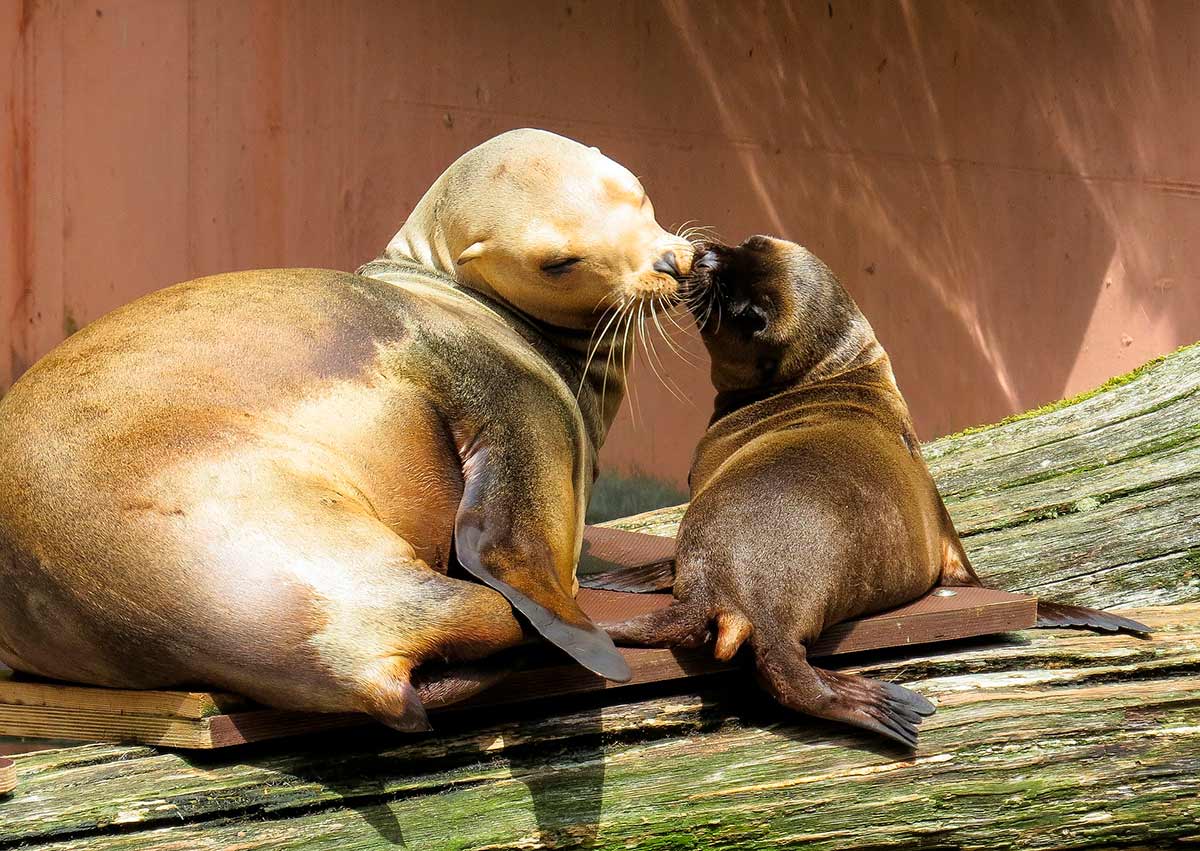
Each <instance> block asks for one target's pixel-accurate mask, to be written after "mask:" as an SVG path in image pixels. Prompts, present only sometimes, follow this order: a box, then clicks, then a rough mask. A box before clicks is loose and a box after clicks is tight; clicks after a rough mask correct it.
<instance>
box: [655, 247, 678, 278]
mask: <svg viewBox="0 0 1200 851" xmlns="http://www.w3.org/2000/svg"><path fill="white" fill-rule="evenodd" d="M652 268H653V269H654V271H655V272H662V273H664V274H667V275H670V276H671V277H672V278H675V279H676V280H678V279H680V278H682V277H683V272H680V271H679V261H678V260H676V259H675V252H674V251H666V252H663V256H662V257H659V258H658V259H657V260H655V261H654V266H653V267H652Z"/></svg>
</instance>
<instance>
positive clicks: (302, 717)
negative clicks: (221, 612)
mask: <svg viewBox="0 0 1200 851" xmlns="http://www.w3.org/2000/svg"><path fill="white" fill-rule="evenodd" d="M953 590H954V595H953V596H937V595H930V596H928V597H925V598H923V599H922V600H920V601H917V602H915V603H911V604H909V605H907V606H902V607H901V608H899V609H895V610H893V611H891V612H884V613H882V614H879V615H875V616H873V617H870V618H864V619H861V620H858V621H852V622H850V623H847V624H840V625H839V626H838V627H835V628H834V629H833V630H831V631H830V632H829V633H828V634H827V635H826V636H824V637H822V639H821V641H820V642H818V644H817V645H816V646H815V647H814V648H813V655H814V656H828V655H834V654H838V653H854V652H860V651H863V650H878V649H883V648H888V647H896V646H909V645H916V644H921V643H928V642H931V641H943V640H946V639H948V638H959V637H967V636H975V635H984V634H989V633H995V632H1003V631H1006V630H1016V629H1023V628H1026V627H1029V626H1032V625H1033V622H1034V620H1035V618H1036V602H1035V601H1034V600H1033V598H1031V597H1021V596H1019V595H1015V594H1006V593H1005V592H1002V591H988V590H985V589H981V588H976V589H953ZM579 599H580V605H581V606H582V607H583V609H584V611H586V612H587V613H588V614H589V615H591V616H592V617H594V618H596V619H597V620H600V621H603V620H606V619H609V618H611V617H613V616H614V615H620V616H625V617H628V616H631V615H634V614H638V613H640V612H643V611H650V610H652V609H655V608H661V607H662V606H665V605H668V604H669V603H670V601H671V597H670V595H669V594H627V593H622V592H614V591H595V590H591V589H584V590H582V591H581V592H580V595H579ZM622 654H623V655H624V656H625V658H626V660H627V661H628V662H629V666H630V668H631V669H632V670H633V672H634V676H633V679H632V680H631V681H630V682H628V683H613V682H609V681H608V680H604V679H602V678H600V677H597V676H595V675H594V674H591V673H589V672H588V671H586V670H584V669H583V668H581V667H579V665H577V664H574V663H573V662H570V661H567V660H564V659H563V657H562V656H561V655H559V654H552V653H551V652H546V653H544V654H543V655H542V656H541V658H540V659H539V660H537V663H536V664H532V665H530V666H529V667H527V668H524V669H522V670H518V671H516V672H515V673H514V674H513V675H512V676H510V677H509V678H508V679H507V680H505V681H504V682H503V683H501V684H500V685H498V686H496V687H495V688H492V689H489V690H488V691H486V692H484V693H483V694H480V695H478V696H477V697H476V698H474V699H473V700H470V701H466V702H464V703H462V704H456V705H455V706H452V707H447V708H444V709H441V710H432V714H434V715H435V716H436V715H438V714H443V715H444V714H445V713H447V712H455V711H463V710H471V709H478V708H481V707H487V706H504V705H509V704H516V703H523V702H527V701H532V700H538V701H542V700H546V699H550V698H556V697H563V696H566V695H573V694H581V693H587V692H595V691H606V692H607V691H612V690H618V689H622V688H628V687H630V686H640V685H646V684H649V683H657V682H665V681H670V680H680V679H686V678H690V677H699V676H704V675H707V674H713V673H717V672H721V671H728V670H730V669H731V668H732V667H734V666H731V665H728V664H723V663H720V662H717V661H716V660H715V659H713V657H712V653H711V651H710V650H709V649H708V648H701V649H698V650H689V651H673V650H659V649H637V648H626V649H623V650H622ZM367 723H371V722H370V720H369V719H368V718H366V717H365V716H362V715H332V714H330V715H321V714H313V713H303V712H284V711H280V710H275V709H268V708H264V707H258V706H255V705H254V704H252V703H250V702H248V701H246V700H244V699H242V698H237V697H235V696H232V695H225V694H220V693H205V692H174V691H130V690H122V689H103V688H95V687H91V686H75V685H64V684H59V683H47V682H40V681H34V680H30V679H21V678H20V677H14V676H12V675H11V674H9V675H7V676H3V677H0V735H4V736H21V737H26V738H42V739H59V740H63V739H66V740H74V741H111V742H138V743H141V744H149V745H157V746H161V747H171V748H184V749H199V750H207V749H213V748H222V747H229V746H232V745H240V744H246V743H248V742H257V741H265V740H268V739H274V738H280V737H284V736H297V735H304V734H309V733H314V732H320V731H325V730H333V729H339V728H344V727H349V726H355V725H361V724H367Z"/></svg>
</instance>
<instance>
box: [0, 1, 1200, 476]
mask: <svg viewBox="0 0 1200 851" xmlns="http://www.w3.org/2000/svg"><path fill="white" fill-rule="evenodd" d="M26 7H27V8H26ZM21 11H22V14H13V15H10V16H9V18H8V19H4V18H2V16H0V23H2V22H3V21H5V20H8V21H10V23H11V24H12V27H13V32H11V33H10V32H8V31H7V30H4V29H3V27H0V46H9V47H10V48H13V49H11V50H10V53H12V52H15V54H17V60H19V61H17V60H14V62H13V63H12V65H13V69H14V70H15V71H17V72H18V73H17V74H15V75H13V80H15V81H16V83H12V84H10V86H9V88H8V89H6V88H5V84H6V83H8V82H9V81H7V80H0V117H3V115H6V114H7V115H9V118H10V119H11V124H12V129H13V135H14V138H15V143H14V144H13V145H11V146H9V147H10V148H11V149H12V150H11V151H10V150H8V149H2V148H0V169H4V170H7V171H12V173H13V174H12V176H13V178H14V179H13V180H12V181H9V182H7V183H5V184H4V185H3V186H0V229H3V228H4V227H5V226H7V229H8V230H9V231H11V236H12V239H11V240H10V243H11V245H12V246H13V248H14V251H13V256H12V258H11V259H10V258H9V256H8V255H7V254H5V253H4V252H3V251H0V323H5V324H3V326H2V327H0V384H4V383H5V382H7V381H8V380H9V379H10V378H12V377H14V376H15V374H18V373H19V372H20V371H21V370H22V369H23V368H25V367H26V366H28V365H29V364H30V363H32V361H33V360H34V359H35V358H36V357H38V356H40V355H41V354H43V353H44V352H45V351H47V350H48V349H49V348H50V347H51V346H53V345H54V344H55V343H57V342H58V340H60V339H61V338H62V336H63V334H64V333H66V332H69V331H70V330H71V329H72V328H73V327H75V326H76V325H83V324H86V323H87V322H88V321H91V320H92V319H94V318H96V317H97V316H99V315H101V314H103V313H105V312H107V311H109V310H111V309H113V308H114V307H116V306H118V305H120V304H123V303H125V302H128V301H130V300H132V299H133V298H136V297H137V296H139V295H142V294H144V293H146V292H149V291H151V290H154V289H158V288H160V287H162V286H165V285H167V284H169V283H172V282H174V281H179V280H185V279H187V278H191V277H196V276H199V275H203V274H209V273H213V272H219V271H227V270H231V269H239V268H241V269H244V268H256V267H259V268H261V267H264V266H279V265H282V266H324V267H330V268H341V269H353V268H357V266H358V265H359V264H361V263H362V262H364V261H365V260H367V259H370V258H371V257H373V256H376V255H377V254H378V253H379V251H380V250H381V249H382V247H383V246H384V244H386V242H387V240H388V239H389V238H390V236H391V235H392V234H393V233H394V232H395V231H396V229H397V228H398V227H399V226H400V224H401V223H402V222H403V220H404V217H405V216H406V215H407V214H408V212H409V211H410V210H411V209H412V207H413V205H414V204H415V203H416V201H417V199H418V198H419V197H420V196H421V194H422V193H423V192H424V190H425V189H426V188H427V187H428V185H429V183H430V182H431V181H432V180H433V179H434V178H435V177H436V176H437V174H439V173H440V172H441V170H442V169H443V168H444V167H445V166H446V165H447V164H448V163H449V162H450V161H451V160H453V158H454V157H455V156H457V155H458V154H460V153H461V152H463V151H465V150H467V149H468V148H470V147H471V146H472V145H475V144H477V143H479V142H481V141H483V140H484V139H487V138H488V137H490V136H492V135H495V134H496V133H499V132H502V131H504V130H507V129H510V128H512V127H519V126H541V127H545V128H547V129H550V130H554V131H556V132H560V133H565V134H567V135H569V136H572V137H574V138H577V139H580V140H581V141H584V142H587V143H589V144H594V145H597V146H599V147H601V149H602V150H604V152H605V153H606V154H608V155H610V156H612V157H613V158H615V159H617V160H618V161H620V162H622V163H625V164H626V165H628V166H629V167H630V168H631V169H632V170H633V171H634V172H635V173H637V174H638V175H639V176H641V177H642V178H643V179H644V181H645V183H646V185H647V188H648V190H649V192H650V194H651V196H652V197H653V199H654V203H655V208H656V210H657V211H658V215H659V219H660V221H661V222H662V223H664V224H666V225H673V224H680V223H683V222H684V221H685V220H689V219H693V220H698V221H699V222H700V223H703V224H709V225H714V226H716V229H717V230H718V232H719V233H720V234H721V235H723V236H724V237H725V238H727V239H731V240H740V239H741V238H743V237H744V236H746V235H747V234H750V233H754V232H762V231H767V232H774V233H776V234H778V235H781V236H785V237H788V238H791V239H794V240H796V241H798V242H801V243H804V244H806V245H808V246H809V247H810V248H812V249H813V250H814V251H815V252H816V253H817V254H819V255H820V256H821V257H822V258H823V259H824V260H826V262H828V263H829V264H830V266H831V267H832V268H833V269H834V270H835V271H836V272H837V273H838V275H839V276H840V277H841V279H842V281H843V283H844V284H845V285H846V286H847V288H848V289H849V290H850V291H851V292H852V293H853V294H854V296H855V298H856V299H858V300H859V302H860V304H861V305H862V307H863V309H864V312H865V313H866V314H867V315H868V317H869V318H870V319H871V321H872V322H873V323H874V325H875V328H876V331H877V332H878V335H879V337H880V339H881V340H882V341H883V343H884V345H885V346H887V347H888V349H889V351H890V352H891V354H892V356H893V359H894V362H895V367H896V373H897V376H898V379H899V382H900V385H901V387H902V389H903V390H904V392H905V394H906V396H907V397H908V400H909V402H910V405H911V407H912V410H913V415H914V419H915V420H916V424H917V427H918V430H919V433H920V434H921V435H922V436H923V437H926V438H928V437H933V436H935V435H938V434H941V433H945V432H948V431H953V430H955V429H957V428H959V427H961V426H964V425H968V424H971V423H979V422H985V421H994V420H997V419H999V418H1001V417H1003V416H1004V415H1006V414H1009V413H1012V412H1014V411H1017V410H1020V409H1024V408H1029V407H1033V406H1036V405H1038V404H1041V403H1044V402H1047V401H1050V400H1052V399H1056V398H1059V397H1061V396H1064V395H1070V394H1072V393H1074V392H1077V391H1079V390H1083V389H1086V388H1087V387H1089V386H1091V385H1095V384H1099V383H1101V382H1102V381H1103V380H1104V379H1105V378H1107V377H1108V376H1110V375H1113V374H1119V373H1122V372H1126V371H1128V370H1129V369H1130V368H1132V367H1133V366H1136V365H1137V364H1139V363H1141V362H1144V361H1146V360H1148V359H1150V358H1151V357H1153V356H1155V355H1158V354H1161V353H1163V352H1165V351H1169V350H1171V349H1174V348H1175V347H1176V346H1178V345H1180V344H1182V343H1187V342H1192V341H1193V340H1194V339H1196V338H1197V337H1200V298H1197V297H1196V295H1195V293H1196V289H1197V277H1196V271H1195V270H1196V268H1197V267H1198V266H1200V256H1198V252H1200V244H1198V243H1197V241H1196V240H1195V239H1194V236H1193V235H1194V234H1195V233H1197V232H1200V170H1198V169H1200V165H1198V164H1200V106H1197V100H1196V98H1195V92H1194V88H1195V79H1196V69H1195V67H1194V66H1195V60H1194V54H1195V45H1194V41H1195V36H1194V34H1195V33H1196V32H1197V31H1198V28H1200V5H1198V4H1195V3H1186V2H1185V3H1170V2H1161V3H1153V4H1150V3H1131V2H1127V0H1096V2H1092V3H1078V2H1073V0H1061V2H1054V1H1053V0H1045V2H1042V3H1038V4H1034V5H1030V4H1026V3H1004V2H986V3H983V2H980V3H970V2H964V3H953V4H950V3H928V2H927V3H919V2H914V0H855V2H852V3H851V2H844V0H802V2H797V0H793V1H792V2H788V0H778V2H766V0H761V1H760V2H745V3H728V2H721V0H711V2H709V1H707V0H689V2H684V0H657V2H643V0H612V2H609V3H591V4H581V3H575V2H573V0H561V2H550V1H549V0H514V2H512V3H508V4H479V3H473V2H471V0H444V2H442V3H440V4H436V5H434V4H418V3H413V2H394V0H359V2H353V3H338V4H292V5H286V4H272V3H256V4H243V3H205V4H188V3H184V2H175V3H159V4H150V5H146V4H138V3H137V2H135V0H110V2H107V3H106V4H104V9H103V10H102V11H103V14H97V11H100V10H98V9H97V8H95V7H93V6H83V5H77V4H51V3H34V4H24V5H22V7H21ZM23 12H28V14H23ZM14 34H15V35H14ZM14 37H15V41H14ZM35 72H36V73H35ZM18 83H19V85H18ZM13 152H16V153H17V154H19V156H16V158H15V159H14V154H13ZM18 164H19V165H20V166H21V167H20V168H16V166H17V165H18ZM10 219H11V221H10ZM147 234H152V235H153V238H151V239H147V238H146V235H147ZM81 270H86V273H82V271H81ZM5 335H8V336H5ZM689 347H690V349H691V350H692V351H693V353H694V354H695V363H694V364H693V365H690V366H689V365H685V364H683V363H682V362H680V361H678V360H676V359H674V358H673V357H671V356H670V355H669V354H667V353H666V352H665V347H664V346H663V344H662V343H661V342H660V344H659V350H660V351H662V352H663V353H664V357H663V361H664V366H663V367H660V368H659V371H665V372H668V373H669V375H668V376H667V378H668V379H669V380H671V381H674V382H675V383H676V384H678V386H679V388H680V390H681V391H682V392H680V393H679V395H680V396H682V397H684V399H686V401H683V400H680V399H677V398H676V397H675V396H673V395H672V394H671V393H670V392H668V391H667V390H666V389H664V387H663V385H662V384H660V383H659V381H658V379H657V378H656V377H655V375H654V370H652V369H650V368H649V366H648V360H649V359H648V357H647V356H646V355H645V354H644V353H642V357H641V358H640V363H639V364H638V366H637V367H636V373H635V378H634V382H633V391H632V393H631V399H630V404H628V405H627V406H626V407H625V409H624V411H623V413H622V415H621V418H620V420H619V422H618V425H617V427H616V428H615V429H614V430H613V433H612V434H611V436H610V438H609V441H608V443H607V445H606V446H605V448H604V452H603V457H602V460H603V463H604V467H605V469H606V470H608V471H616V472H618V473H621V474H622V475H629V474H632V473H633V472H635V471H637V470H644V471H648V472H649V474H650V475H652V476H654V477H656V478H661V479H662V480H664V481H669V482H673V483H675V484H676V485H677V486H679V487H682V486H683V483H684V481H685V479H686V474H687V468H688V465H689V463H690V458H691V452H692V448H693V447H694V446H695V444H696V441H697V440H698V439H699V437H700V435H701V433H702V432H703V430H704V427H705V423H706V421H707V418H708V415H709V412H710V410H711V408H710V400H711V388H710V387H709V384H708V377H707V368H706V366H705V358H704V353H703V347H702V346H700V345H699V342H698V341H697V340H695V339H694V338H693V339H691V340H690V343H689Z"/></svg>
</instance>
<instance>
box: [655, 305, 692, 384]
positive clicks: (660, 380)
mask: <svg viewBox="0 0 1200 851" xmlns="http://www.w3.org/2000/svg"><path fill="white" fill-rule="evenodd" d="M651 316H654V314H653V313H651ZM654 321H655V322H656V323H657V322H658V319H657V318H655V320H654ZM659 330H660V332H661V330H662V328H661V326H660V328H659ZM647 338H648V339H649V343H648V345H646V348H647V354H646V360H647V361H649V363H650V369H651V370H652V371H653V372H654V376H655V377H656V378H657V379H658V383H659V384H661V385H662V386H663V388H664V389H665V390H666V391H667V392H668V393H670V394H671V395H672V396H674V397H675V398H676V399H678V400H679V401H680V402H685V403H687V404H691V399H689V398H688V397H687V395H686V394H685V393H684V392H683V390H681V389H680V387H679V385H678V384H676V383H675V382H674V381H672V380H671V379H670V377H669V372H668V375H667V376H666V377H664V376H663V372H664V371H667V367H666V364H664V363H663V361H662V358H661V357H660V356H659V354H658V349H657V348H656V347H655V345H654V338H653V336H651V335H649V334H646V335H645V336H644V337H643V343H644V344H645V341H646V339H647ZM656 360H657V361H658V366H661V367H662V371H660V370H659V368H658V366H655V361H656Z"/></svg>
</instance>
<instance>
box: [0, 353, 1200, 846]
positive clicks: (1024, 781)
mask: <svg viewBox="0 0 1200 851" xmlns="http://www.w3.org/2000/svg"><path fill="white" fill-rule="evenodd" d="M1198 390H1200V348H1197V347H1193V348H1191V349H1187V350H1184V351H1181V352H1179V353H1176V354H1175V355H1172V356H1170V357H1168V358H1166V359H1164V360H1163V361H1161V362H1159V363H1156V364H1154V365H1153V366H1151V367H1150V368H1148V369H1145V370H1143V371H1140V372H1139V373H1138V374H1137V375H1136V376H1133V377H1132V378H1130V379H1128V380H1124V381H1121V382H1119V386H1113V387H1110V388H1108V389H1105V390H1103V391H1101V392H1099V393H1097V394H1095V395H1092V396H1090V397H1088V398H1086V399H1083V400H1080V401H1078V402H1076V403H1074V404H1069V405H1065V406H1062V407H1058V408H1056V409H1054V410H1050V411H1046V412H1041V413H1038V414H1036V415H1034V416H1029V417H1026V418H1022V419H1019V420H1017V421H1014V422H1011V423H1007V424H1002V425H998V426H995V427H992V428H988V429H984V430H979V431H976V432H973V433H969V434H964V435H959V436H955V437H950V438H944V439H942V440H939V441H936V442H934V443H933V444H931V445H929V446H928V447H926V453H927V456H928V458H929V460H930V466H931V467H932V469H933V471H934V475H935V477H936V478H937V480H938V483H939V485H940V486H941V487H942V488H943V490H944V492H945V494H946V496H947V503H948V505H949V507H950V510H951V512H952V513H953V514H954V517H955V520H956V522H957V523H958V524H959V528H960V530H961V531H962V532H963V533H964V540H965V542H966V545H967V548H968V550H969V551H970V554H971V556H972V559H973V560H974V561H975V564H976V566H977V567H978V568H979V569H980V572H981V573H982V574H983V575H984V576H985V578H986V579H988V580H989V581H990V582H992V583H994V584H996V585H998V586H1000V587H1004V588H1008V589H1012V590H1022V591H1032V592H1034V593H1046V594H1048V595H1049V594H1052V595H1053V596H1054V597H1056V598H1058V599H1062V600H1069V601H1073V602H1078V603H1085V604H1090V605H1096V606H1102V607H1119V608H1123V609H1132V610H1133V612H1132V615H1133V616H1134V617H1136V618H1138V619H1140V620H1144V621H1145V622H1147V623H1148V624H1150V625H1151V626H1155V627H1158V628H1159V632H1157V633H1156V634H1155V636H1154V637H1153V639H1151V640H1141V639H1137V638H1133V637H1129V636H1123V635H1121V636H1100V635H1093V634H1089V633H1083V632H1074V631H1068V630H1036V631H1027V632H1023V633H1018V634H1016V635H1015V636H1012V637H1010V639H1008V640H1003V639H997V640H991V641H983V642H977V643H973V644H966V645H964V644H955V645H947V646H942V647H934V648H931V649H928V650H926V651H924V652H922V654H921V655H920V656H910V657H908V658H903V659H898V658H895V657H878V658H868V659H859V660H856V661H855V664H853V665H847V666H843V667H844V668H846V669H848V670H855V671H859V672H864V673H868V674H870V675H871V676H875V677H881V678H883V679H888V680H892V681H898V682H902V683H904V684H905V685H907V686H908V687H909V688H913V689H915V690H917V691H919V692H921V693H922V694H924V695H925V696H927V697H929V698H930V699H931V700H934V701H935V702H936V703H937V704H938V712H937V714H936V715H934V716H933V717H932V718H930V719H929V720H928V721H927V722H926V723H925V725H924V727H923V728H922V737H921V745H920V749H919V750H918V752H917V754H916V755H915V756H909V755H906V754H902V753H898V752H895V751H891V750H888V749H886V747H883V746H880V745H879V744H877V743H876V742H875V741H874V740H872V739H870V738H868V737H867V736H864V735H860V734H858V733H856V732H855V731H853V730H849V729H847V728H843V727H839V726H834V725H827V724H823V723H821V722H816V721H813V720H812V719H809V718H797V717H795V716H791V715H789V714H788V713H787V712H786V711H784V710H782V709H780V708H779V707H776V706H775V705H773V704H772V703H771V702H770V701H769V700H768V699H766V698H765V697H760V696H759V695H758V694H757V691H756V689H755V688H754V687H753V686H752V684H751V682H750V681H749V680H748V679H747V678H746V677H745V675H744V674H742V673H740V672H735V673H729V674H722V675H720V676H717V677H715V678H710V679H706V680H703V681H692V682H691V683H689V684H688V686H687V691H686V693H684V694H669V693H665V692H663V691H661V690H660V691H656V692H655V691H643V692H639V693H637V694H636V695H634V696H628V697H624V696H623V699H625V700H627V701H630V702H626V703H622V704H618V705H608V706H602V705H600V704H599V703H597V702H596V701H595V699H594V698H593V699H591V701H592V702H583V703H580V702H575V703H571V704H564V703H561V702H559V703H553V704H547V705H546V706H545V707H541V708H537V707H534V708H530V707H525V708H523V709H521V710H510V711H508V713H507V714H504V713H501V712H498V711H495V710H492V711H489V712H488V713H487V714H486V715H481V714H474V715H471V714H467V713H464V714H463V715H462V716H459V717H456V718H451V719H447V721H446V722H445V723H444V724H443V727H442V729H441V730H439V731H438V732H437V733H435V734H432V735H427V736H420V737H412V738H403V737H400V736H398V735H396V734H394V733H391V732H390V731H387V730H385V729H383V728H378V729H365V730H362V731H357V732H348V733H333V734H324V735H322V736H320V737H319V738H318V737H313V738H310V739H307V740H304V741H303V742H296V741H292V742H285V743H279V744H273V745H270V746H257V747H254V748H247V749H239V750H236V751H234V752H232V753H229V752H217V753H213V754H209V755H204V756H195V755H182V754H178V753H170V752H162V751H156V750H154V749H151V748H131V747H113V746H100V745H95V746H87V747H79V748H69V749H63V750H58V751H47V752H42V753H35V754H28V755H23V756H20V757H18V758H17V763H18V769H19V771H20V775H21V785H20V787H19V789H18V792H17V794H16V795H15V796H13V797H11V798H7V799H0V848H7V847H23V848H24V847H29V848H61V849H65V848H76V849H114V851H115V849H143V848H189V849H191V848H198V849H230V848H238V849H257V848H285V847H287V848H304V849H321V848H330V849H332V848H345V847H353V848H364V849H367V848H388V847H395V846H398V845H400V844H401V843H403V844H405V845H407V846H408V847H411V848H421V849H440V848H446V849H450V848H454V849H482V848H493V849H494V848H518V847H519V848H552V847H553V848H613V849H617V848H634V847H649V848H746V847H764V846H768V845H769V846H772V847H797V848H799V847H804V848H810V849H853V848H879V847H881V846H890V847H918V846H919V847H962V846H970V847H975V848H981V849H992V848H994V849H1009V848H1014V847H1020V848H1073V847H1078V848H1083V847H1119V846H1131V847H1132V846H1141V847H1161V846H1162V845H1165V844H1168V843H1171V842H1179V841H1185V840H1191V841H1200V830H1198V829H1197V827H1196V825H1197V824H1198V823H1200V795H1198V793H1200V780H1198V779H1197V778H1198V777H1200V723H1198V720H1197V719H1198V718H1200V577H1198V575H1197V574H1198V573H1200V569H1198V565H1197V562H1198V554H1197V553H1198V547H1200V544H1198V541H1197V536H1198V534H1200V522H1198V520H1200V518H1198V515H1200V405H1198V404H1197V402H1198V401H1200V399H1198V398H1197V393H1198ZM679 515H680V510H679V509H667V510H664V511H662V512H655V513H652V514H649V515H641V516H639V517H636V518H631V519H629V520H627V521H625V522H618V523H616V524H613V525H619V526H623V527H625V528H630V529H635V530H641V531H651V532H659V533H669V532H671V531H672V529H673V524H674V523H677V522H678V517H679ZM1164 604H1170V605H1164ZM517 712H520V713H521V714H520V715H518V714H516V713H517ZM597 784H599V785H597Z"/></svg>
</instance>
